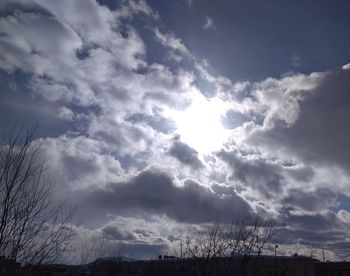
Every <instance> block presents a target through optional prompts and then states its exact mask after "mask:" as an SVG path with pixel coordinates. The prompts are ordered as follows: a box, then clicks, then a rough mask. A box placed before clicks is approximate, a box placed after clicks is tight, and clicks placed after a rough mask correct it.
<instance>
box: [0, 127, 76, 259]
mask: <svg viewBox="0 0 350 276" xmlns="http://www.w3.org/2000/svg"><path fill="white" fill-rule="evenodd" d="M34 134H35V129H34V128H32V129H30V130H24V129H23V128H18V127H15V128H13V130H12V131H11V132H10V133H9V135H8V136H6V137H4V138H3V139H2V140H1V141H0V255H1V256H4V257H6V258H7V259H10V260H14V261H17V262H21V263H26V264H40V263H43V262H54V261H57V260H58V258H59V256H60V252H61V250H62V249H63V248H64V246H65V243H66V242H67V241H68V240H69V238H70V237H71V235H72V231H71V230H70V228H69V222H70V220H71V218H72V215H73V209H72V208H68V209H64V208H63V207H64V204H63V202H61V203H58V204H56V205H54V204H53V203H52V202H51V199H52V198H51V191H52V189H51V188H52V186H51V185H50V183H49V182H48V181H47V180H46V179H45V178H44V176H43V174H44V171H45V169H46V166H45V165H46V161H45V159H44V158H43V152H42V147H41V144H40V143H35V141H34V140H35V135H34Z"/></svg>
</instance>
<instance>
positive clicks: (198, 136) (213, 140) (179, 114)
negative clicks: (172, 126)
mask: <svg viewBox="0 0 350 276" xmlns="http://www.w3.org/2000/svg"><path fill="white" fill-rule="evenodd" d="M190 99H191V104H190V106H189V107H188V108H187V109H185V110H167V111H166V112H165V113H166V116H168V117H170V118H172V119H173V120H174V121H175V123H176V126H177V130H176V132H177V134H179V135H180V139H181V141H182V142H184V143H186V144H188V145H189V146H190V147H192V148H194V149H195V150H196V151H198V153H199V154H202V155H204V154H209V153H211V152H213V151H215V150H218V149H220V147H221V146H222V145H223V143H224V142H225V141H226V140H227V139H228V137H229V135H230V131H229V130H228V129H225V128H224V126H223V125H222V123H221V118H222V116H224V115H225V113H226V111H227V110H228V109H229V104H228V103H227V102H224V101H222V100H220V99H218V98H215V97H214V98H211V99H207V98H206V97H204V96H203V95H202V94H201V93H200V92H199V91H194V92H191V95H190Z"/></svg>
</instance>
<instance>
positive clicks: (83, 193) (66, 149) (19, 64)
mask: <svg viewBox="0 0 350 276" xmlns="http://www.w3.org/2000/svg"><path fill="white" fill-rule="evenodd" d="M187 3H189V6H191V5H192V4H190V3H192V1H188V2H187ZM0 8H1V10H3V11H5V12H3V13H1V15H0V29H1V35H0V46H1V49H2V51H1V52H0V69H1V72H0V77H1V79H2V80H4V81H3V82H0V86H1V89H2V90H4V91H5V90H6V93H4V94H2V95H1V96H0V97H1V101H0V105H1V110H0V111H3V110H7V111H8V110H10V111H11V110H12V111H13V110H17V111H18V112H17V113H16V114H15V115H13V116H12V117H11V118H10V119H12V120H17V119H18V118H20V117H22V118H23V117H25V119H26V120H29V119H32V120H36V119H37V118H39V117H41V120H39V122H42V121H45V122H46V124H45V131H46V132H45V134H43V135H42V136H43V137H42V139H41V142H42V143H43V147H44V148H45V149H46V153H47V157H48V160H49V161H50V164H51V167H52V169H51V177H52V178H53V180H54V182H55V185H54V188H55V191H56V192H55V196H56V197H57V198H58V197H60V196H65V195H67V194H68V195H69V197H70V200H76V201H79V203H81V204H82V206H83V209H82V213H84V215H86V216H88V215H89V223H90V226H91V227H92V228H94V229H95V230H93V231H95V232H94V233H95V234H96V233H98V234H99V235H102V236H104V237H107V238H108V239H109V240H111V241H114V242H118V243H123V245H124V246H129V247H128V248H130V250H131V251H133V252H135V250H139V251H142V252H144V254H151V253H150V252H153V253H154V250H159V249H160V248H161V246H164V245H166V244H169V243H170V242H171V240H176V239H178V237H179V236H178V233H180V232H181V231H182V232H183V228H181V227H180V226H179V227H180V228H181V229H180V228H177V230H178V231H177V230H176V231H175V232H176V233H175V234H174V233H172V234H171V230H172V229H165V230H164V229H161V230H159V228H161V227H162V225H163V224H166V223H169V224H171V226H173V227H175V226H174V225H175V224H176V225H177V226H178V225H179V224H181V223H189V224H191V223H199V224H201V223H203V222H205V221H207V220H208V219H215V218H216V217H221V218H222V219H223V220H225V221H229V220H231V218H232V217H235V218H243V217H247V216H251V215H254V214H259V215H264V216H267V217H274V218H275V219H276V220H277V222H278V223H279V225H283V227H282V229H283V231H284V232H283V233H285V235H286V236H285V237H288V239H287V240H288V241H291V242H292V241H293V239H294V240H300V241H302V242H304V243H307V242H309V243H314V244H316V245H317V244H319V243H320V241H325V242H326V243H327V246H328V248H329V250H333V251H334V252H337V254H342V253H341V252H344V251H342V250H343V249H344V248H342V246H340V245H339V244H340V243H339V241H341V240H346V238H347V234H346V231H347V230H346V227H348V224H349V217H350V216H349V210H347V208H346V206H343V205H344V204H342V202H341V201H340V200H339V198H338V194H339V193H345V194H347V195H349V194H350V190H349V185H348V184H349V173H348V171H349V168H350V167H349V166H350V157H349V155H348V154H347V153H348V150H347V149H348V141H349V139H350V132H349V119H348V118H350V113H349V112H350V111H349V108H348V107H349V105H350V98H349V93H348V91H349V89H350V82H349V80H350V75H349V72H350V71H349V70H348V69H349V65H348V64H346V65H344V66H343V67H342V68H338V70H334V71H328V72H314V73H310V74H298V73H289V74H286V75H283V76H281V77H280V78H267V79H265V80H262V81H259V82H249V81H242V82H233V81H232V80H230V79H229V78H227V77H225V76H220V75H215V74H213V73H212V72H213V71H215V70H212V68H211V65H210V64H209V62H208V61H206V60H202V59H199V58H198V57H196V55H195V54H194V53H192V52H191V50H190V48H189V47H187V46H186V44H185V42H184V41H183V40H182V39H181V38H180V37H177V36H176V35H175V34H174V33H173V32H172V31H171V30H168V29H166V28H165V25H164V24H162V22H160V21H161V20H162V19H161V17H160V15H159V14H158V12H157V11H155V10H153V9H152V8H151V7H150V6H149V5H148V4H147V2H146V1H143V0H141V1H135V0H129V1H121V2H120V3H119V4H118V5H117V7H116V8H115V9H111V8H109V7H108V6H106V5H102V4H100V3H99V2H98V1H94V0H75V1H69V0H64V1H62V2H61V1H60V2H53V1H44V0H35V1H34V0H33V1H2V2H1V3H0ZM136 20H137V21H138V20H139V21H141V22H142V23H143V24H134V23H135V21H136ZM154 22H156V23H157V24H155V23H154ZM144 25H147V27H145V26H144ZM155 25H157V26H155ZM163 25H164V26H163ZM203 28H204V29H206V30H208V29H213V28H215V25H214V21H213V19H212V18H210V17H207V18H206V22H205V25H204V26H203ZM147 32H148V33H147ZM147 34H148V35H149V37H148V39H145V36H146V35H147ZM150 41H151V42H150ZM153 48H154V49H153ZM151 49H153V50H155V51H157V52H158V51H159V53H158V54H159V55H162V53H163V52H164V56H161V58H159V59H156V58H155V59H154V60H153V56H152V55H150V54H149V53H150V51H151ZM294 61H295V62H296V61H298V60H297V59H296V60H294ZM294 65H298V64H296V63H295V64H294ZM3 83H7V84H6V85H4V84H3ZM14 84H15V85H14ZM19 90H20V91H21V93H17V92H18V91H19ZM193 91H195V92H198V93H201V94H203V95H204V97H207V98H213V99H220V100H221V101H225V102H226V103H227V105H228V106H229V107H228V109H227V110H226V112H224V116H223V117H222V118H221V122H218V124H219V123H223V125H224V127H225V128H226V130H227V131H229V132H230V137H229V139H228V140H227V141H226V143H225V144H224V145H222V148H221V149H219V150H218V151H217V152H216V153H209V154H207V155H203V154H202V153H200V152H197V151H196V150H194V149H193V148H191V147H190V146H188V145H187V144H185V143H184V142H183V141H182V140H181V134H180V135H179V134H178V133H177V132H176V124H175V122H174V121H173V120H172V118H170V117H167V116H166V115H165V114H167V113H166V112H165V111H166V110H167V109H177V110H178V111H180V110H184V109H185V108H186V107H188V106H190V104H191V101H192V99H191V98H190V97H189V94H190V93H192V92H193ZM16 93H17V94H16ZM12 113H15V112H12ZM0 117H2V116H0ZM6 118H7V117H6ZM43 118H44V119H43ZM0 120H1V122H2V123H4V124H5V120H4V119H3V118H1V119H0ZM26 122H27V121H26ZM6 123H7V122H6ZM47 125H50V126H51V129H50V127H48V126H47ZM53 126H54V128H55V131H52V128H53ZM154 167H157V168H160V169H157V170H156V169H151V168H154ZM335 210H338V211H335ZM108 215H109V216H108ZM116 216H118V217H117V218H116ZM112 217H113V218H112ZM114 218H116V219H114ZM150 218H152V219H150ZM152 220H153V223H152ZM155 220H156V221H157V223H155V222H154V221H155ZM87 224H88V223H87ZM137 225H142V227H137ZM147 225H150V226H147ZM177 226H176V227H177ZM156 228H158V230H156ZM315 228H317V231H315ZM179 229H180V230H179ZM84 231H87V230H86V229H85V230H84ZM84 231H83V232H84ZM84 233H85V232H84ZM96 235H97V234H96ZM327 235H328V236H327ZM171 236H172V237H171ZM317 241H319V243H317ZM147 252H148V253H147ZM153 253H152V254H153Z"/></svg>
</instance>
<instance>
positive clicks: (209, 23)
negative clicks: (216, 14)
mask: <svg viewBox="0 0 350 276" xmlns="http://www.w3.org/2000/svg"><path fill="white" fill-rule="evenodd" d="M215 28H216V27H215V25H214V20H213V18H211V17H210V16H206V17H205V24H204V25H203V29H205V30H214V29H215Z"/></svg>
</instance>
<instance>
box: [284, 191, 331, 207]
mask: <svg viewBox="0 0 350 276" xmlns="http://www.w3.org/2000/svg"><path fill="white" fill-rule="evenodd" d="M287 194H288V195H287V196H286V197H285V198H283V199H282V201H281V203H282V204H283V205H284V206H288V207H292V208H293V207H298V208H301V209H304V210H307V211H320V210H324V209H327V208H329V207H332V206H334V205H335V204H336V202H337V200H336V199H337V196H336V194H335V193H334V192H333V191H331V190H329V189H327V188H318V189H316V190H315V191H312V192H304V191H302V190H301V189H290V190H288V192H287Z"/></svg>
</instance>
